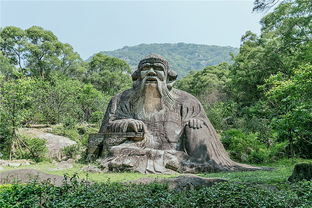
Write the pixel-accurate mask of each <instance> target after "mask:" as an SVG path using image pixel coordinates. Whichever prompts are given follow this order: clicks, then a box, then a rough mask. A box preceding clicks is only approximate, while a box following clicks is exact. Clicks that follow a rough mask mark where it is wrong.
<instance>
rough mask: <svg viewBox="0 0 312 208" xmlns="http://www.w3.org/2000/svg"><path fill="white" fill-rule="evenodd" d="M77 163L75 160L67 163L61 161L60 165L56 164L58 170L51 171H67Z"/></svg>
mask: <svg viewBox="0 0 312 208" xmlns="http://www.w3.org/2000/svg"><path fill="white" fill-rule="evenodd" d="M74 163H75V161H74V160H73V159H69V160H66V161H61V162H59V163H56V168H53V169H50V170H52V171H55V170H66V169H71V168H73V167H74Z"/></svg>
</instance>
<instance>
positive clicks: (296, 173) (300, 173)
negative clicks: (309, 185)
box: [288, 163, 312, 182]
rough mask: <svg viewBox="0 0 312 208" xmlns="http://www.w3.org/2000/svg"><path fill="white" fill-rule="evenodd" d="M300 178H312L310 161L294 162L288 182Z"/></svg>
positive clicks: (299, 179) (309, 179)
mask: <svg viewBox="0 0 312 208" xmlns="http://www.w3.org/2000/svg"><path fill="white" fill-rule="evenodd" d="M301 180H308V181H311V180H312V163H299V164H296V165H295V167H294V170H293V173H292V175H291V176H290V177H289V178H288V181H290V182H296V181H301Z"/></svg>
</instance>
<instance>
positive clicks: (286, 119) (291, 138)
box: [267, 65, 312, 158]
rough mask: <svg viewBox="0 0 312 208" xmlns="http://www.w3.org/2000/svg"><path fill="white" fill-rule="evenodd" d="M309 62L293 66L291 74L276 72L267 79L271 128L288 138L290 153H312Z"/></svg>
mask: <svg viewBox="0 0 312 208" xmlns="http://www.w3.org/2000/svg"><path fill="white" fill-rule="evenodd" d="M311 71H312V65H304V66H301V67H299V69H295V70H293V76H291V77H288V78H287V77H284V76H283V75H282V74H277V75H274V76H272V77H270V79H268V81H267V85H270V89H269V90H268V92H267V96H268V99H269V101H270V104H271V106H274V108H273V109H274V113H275V117H274V119H272V125H273V128H274V129H275V130H276V132H277V136H278V138H279V140H280V141H288V142H289V146H288V148H289V152H290V154H291V155H292V156H295V155H296V154H299V155H300V156H304V157H307V158H311V157H312V153H311V148H312V140H311V136H312V132H311V128H310V127H311V124H312V123H311V122H312V104H311V103H312V100H311V99H312V98H311V94H312V91H311V89H312V86H311V83H312V73H311Z"/></svg>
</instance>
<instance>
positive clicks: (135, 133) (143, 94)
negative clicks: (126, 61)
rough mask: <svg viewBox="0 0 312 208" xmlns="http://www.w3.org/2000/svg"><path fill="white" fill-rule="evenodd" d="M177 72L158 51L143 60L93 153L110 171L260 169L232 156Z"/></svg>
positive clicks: (116, 100)
mask: <svg viewBox="0 0 312 208" xmlns="http://www.w3.org/2000/svg"><path fill="white" fill-rule="evenodd" d="M176 78H177V73H176V72H174V71H173V70H171V69H170V68H169V65H168V62H167V61H166V60H165V59H163V58H162V57H160V56H159V55H150V56H148V57H146V58H144V59H143V60H141V61H140V63H139V65H138V69H137V70H136V71H135V72H134V73H133V74H132V79H133V87H132V88H131V89H129V90H126V91H124V92H122V93H120V94H118V95H116V96H114V97H113V98H112V100H111V101H110V103H109V105H108V107H107V110H106V113H105V116H104V119H103V122H102V125H101V128H100V131H99V134H97V135H93V137H91V138H90V141H89V150H88V153H89V156H95V157H98V158H99V160H98V161H99V162H100V164H101V166H102V168H104V169H105V170H107V171H138V172H142V173H173V172H189V173H196V172H217V171H226V170H256V169H258V168H256V167H252V166H248V165H244V164H239V163H236V162H234V161H232V160H231V159H230V158H229V156H228V154H227V152H226V151H225V149H224V147H223V145H222V143H221V142H220V140H219V138H218V136H217V134H216V131H215V129H214V128H213V126H212V125H211V123H210V121H209V119H208V118H207V116H206V114H205V112H204V109H203V107H202V105H201V103H200V102H199V101H198V100H197V99H196V98H195V97H194V96H192V95H190V94H189V93H187V92H184V91H181V90H178V89H175V88H173V87H172V85H173V83H174V81H175V80H176Z"/></svg>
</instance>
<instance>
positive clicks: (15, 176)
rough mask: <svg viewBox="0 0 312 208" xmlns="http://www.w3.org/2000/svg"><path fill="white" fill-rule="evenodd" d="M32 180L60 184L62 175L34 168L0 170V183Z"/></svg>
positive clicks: (62, 178)
mask: <svg viewBox="0 0 312 208" xmlns="http://www.w3.org/2000/svg"><path fill="white" fill-rule="evenodd" d="M34 180H36V181H38V182H44V181H50V182H51V183H52V184H54V185H57V186H61V185H62V183H63V180H64V177H63V176H58V175H52V174H47V173H44V172H42V171H39V170H34V169H18V170H9V171H4V172H0V184H9V183H29V182H32V181H34Z"/></svg>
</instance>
